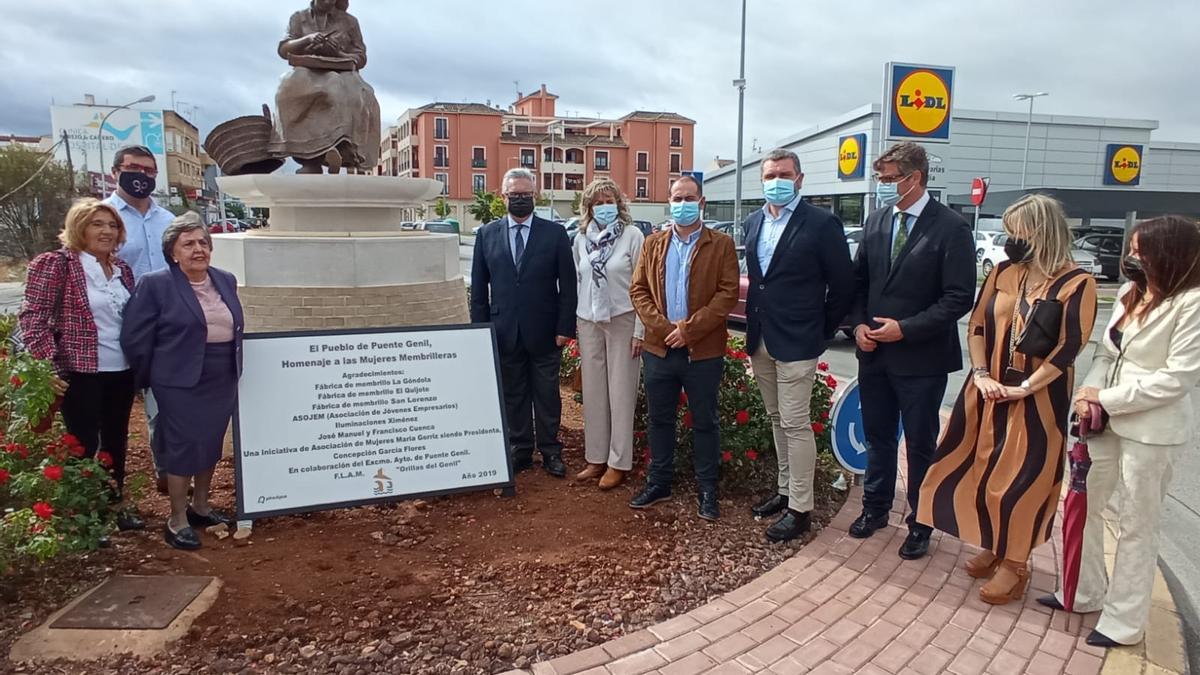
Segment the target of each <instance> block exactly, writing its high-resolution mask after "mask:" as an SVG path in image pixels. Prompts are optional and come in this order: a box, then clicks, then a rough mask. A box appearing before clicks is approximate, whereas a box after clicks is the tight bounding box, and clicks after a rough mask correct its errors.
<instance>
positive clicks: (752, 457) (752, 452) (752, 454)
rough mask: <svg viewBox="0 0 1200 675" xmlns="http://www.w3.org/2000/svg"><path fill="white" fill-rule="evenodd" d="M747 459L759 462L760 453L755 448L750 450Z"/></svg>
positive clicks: (747, 452)
mask: <svg viewBox="0 0 1200 675" xmlns="http://www.w3.org/2000/svg"><path fill="white" fill-rule="evenodd" d="M746 457H748V458H750V461H752V462H756V461H758V451H757V450H755V449H754V448H750V449H749V450H747V451H746Z"/></svg>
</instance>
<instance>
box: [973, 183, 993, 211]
mask: <svg viewBox="0 0 1200 675" xmlns="http://www.w3.org/2000/svg"><path fill="white" fill-rule="evenodd" d="M991 182H992V179H991V178H978V177H976V178H972V179H971V203H972V204H974V205H975V206H983V200H984V199H986V198H987V191H988V185H990V184H991Z"/></svg>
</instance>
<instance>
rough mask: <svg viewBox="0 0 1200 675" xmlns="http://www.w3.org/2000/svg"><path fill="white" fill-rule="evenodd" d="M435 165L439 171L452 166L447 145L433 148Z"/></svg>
mask: <svg viewBox="0 0 1200 675" xmlns="http://www.w3.org/2000/svg"><path fill="white" fill-rule="evenodd" d="M433 165H434V166H435V167H437V168H439V169H444V168H446V167H448V166H450V148H449V147H447V146H445V145H435V146H433Z"/></svg>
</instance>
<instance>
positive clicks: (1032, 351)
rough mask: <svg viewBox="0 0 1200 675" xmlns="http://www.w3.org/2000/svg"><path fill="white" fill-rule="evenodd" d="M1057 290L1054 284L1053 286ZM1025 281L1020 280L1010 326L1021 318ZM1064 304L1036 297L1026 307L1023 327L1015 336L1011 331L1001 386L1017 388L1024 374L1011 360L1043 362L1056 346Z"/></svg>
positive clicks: (1052, 299) (1024, 377) (1055, 300)
mask: <svg viewBox="0 0 1200 675" xmlns="http://www.w3.org/2000/svg"><path fill="white" fill-rule="evenodd" d="M1056 287H1057V284H1056ZM1025 288H1026V287H1025V279H1024V278H1022V279H1021V293H1020V295H1019V296H1018V297H1017V302H1016V304H1015V305H1013V316H1012V326H1013V327H1015V326H1016V325H1017V319H1018V318H1019V317H1020V316H1021V303H1022V302H1024V300H1025ZM1062 317H1063V305H1062V303H1061V302H1059V301H1058V300H1057V299H1055V298H1038V299H1036V300H1034V301H1033V306H1032V307H1030V308H1029V314H1028V315H1027V316H1026V317H1025V327H1024V329H1023V330H1022V331H1021V333H1020V334H1019V335H1018V334H1017V333H1016V332H1013V329H1012V328H1010V337H1009V344H1008V367H1007V368H1005V369H1004V375H1003V377H1001V384H1004V385H1007V386H1010V387H1017V386H1020V384H1021V382H1023V381H1024V380H1025V379H1026V377H1027V374H1026V373H1025V372H1024V371H1023V370H1019V369H1017V368H1014V367H1013V365H1012V360H1013V359H1012V357H1013V355H1014V354H1017V353H1020V354H1022V355H1024V356H1026V357H1030V358H1039V359H1044V358H1046V357H1047V356H1049V355H1050V352H1052V351H1054V348H1055V347H1057V346H1058V336H1059V333H1060V332H1061V330H1062Z"/></svg>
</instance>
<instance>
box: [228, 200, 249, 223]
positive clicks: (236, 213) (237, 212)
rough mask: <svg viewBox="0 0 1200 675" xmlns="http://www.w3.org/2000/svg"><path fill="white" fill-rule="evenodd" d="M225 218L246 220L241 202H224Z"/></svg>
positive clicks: (244, 209)
mask: <svg viewBox="0 0 1200 675" xmlns="http://www.w3.org/2000/svg"><path fill="white" fill-rule="evenodd" d="M225 217H226V218H236V219H238V220H245V219H246V207H245V206H244V205H243V204H242V203H241V202H235V201H230V200H226V201H225Z"/></svg>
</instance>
